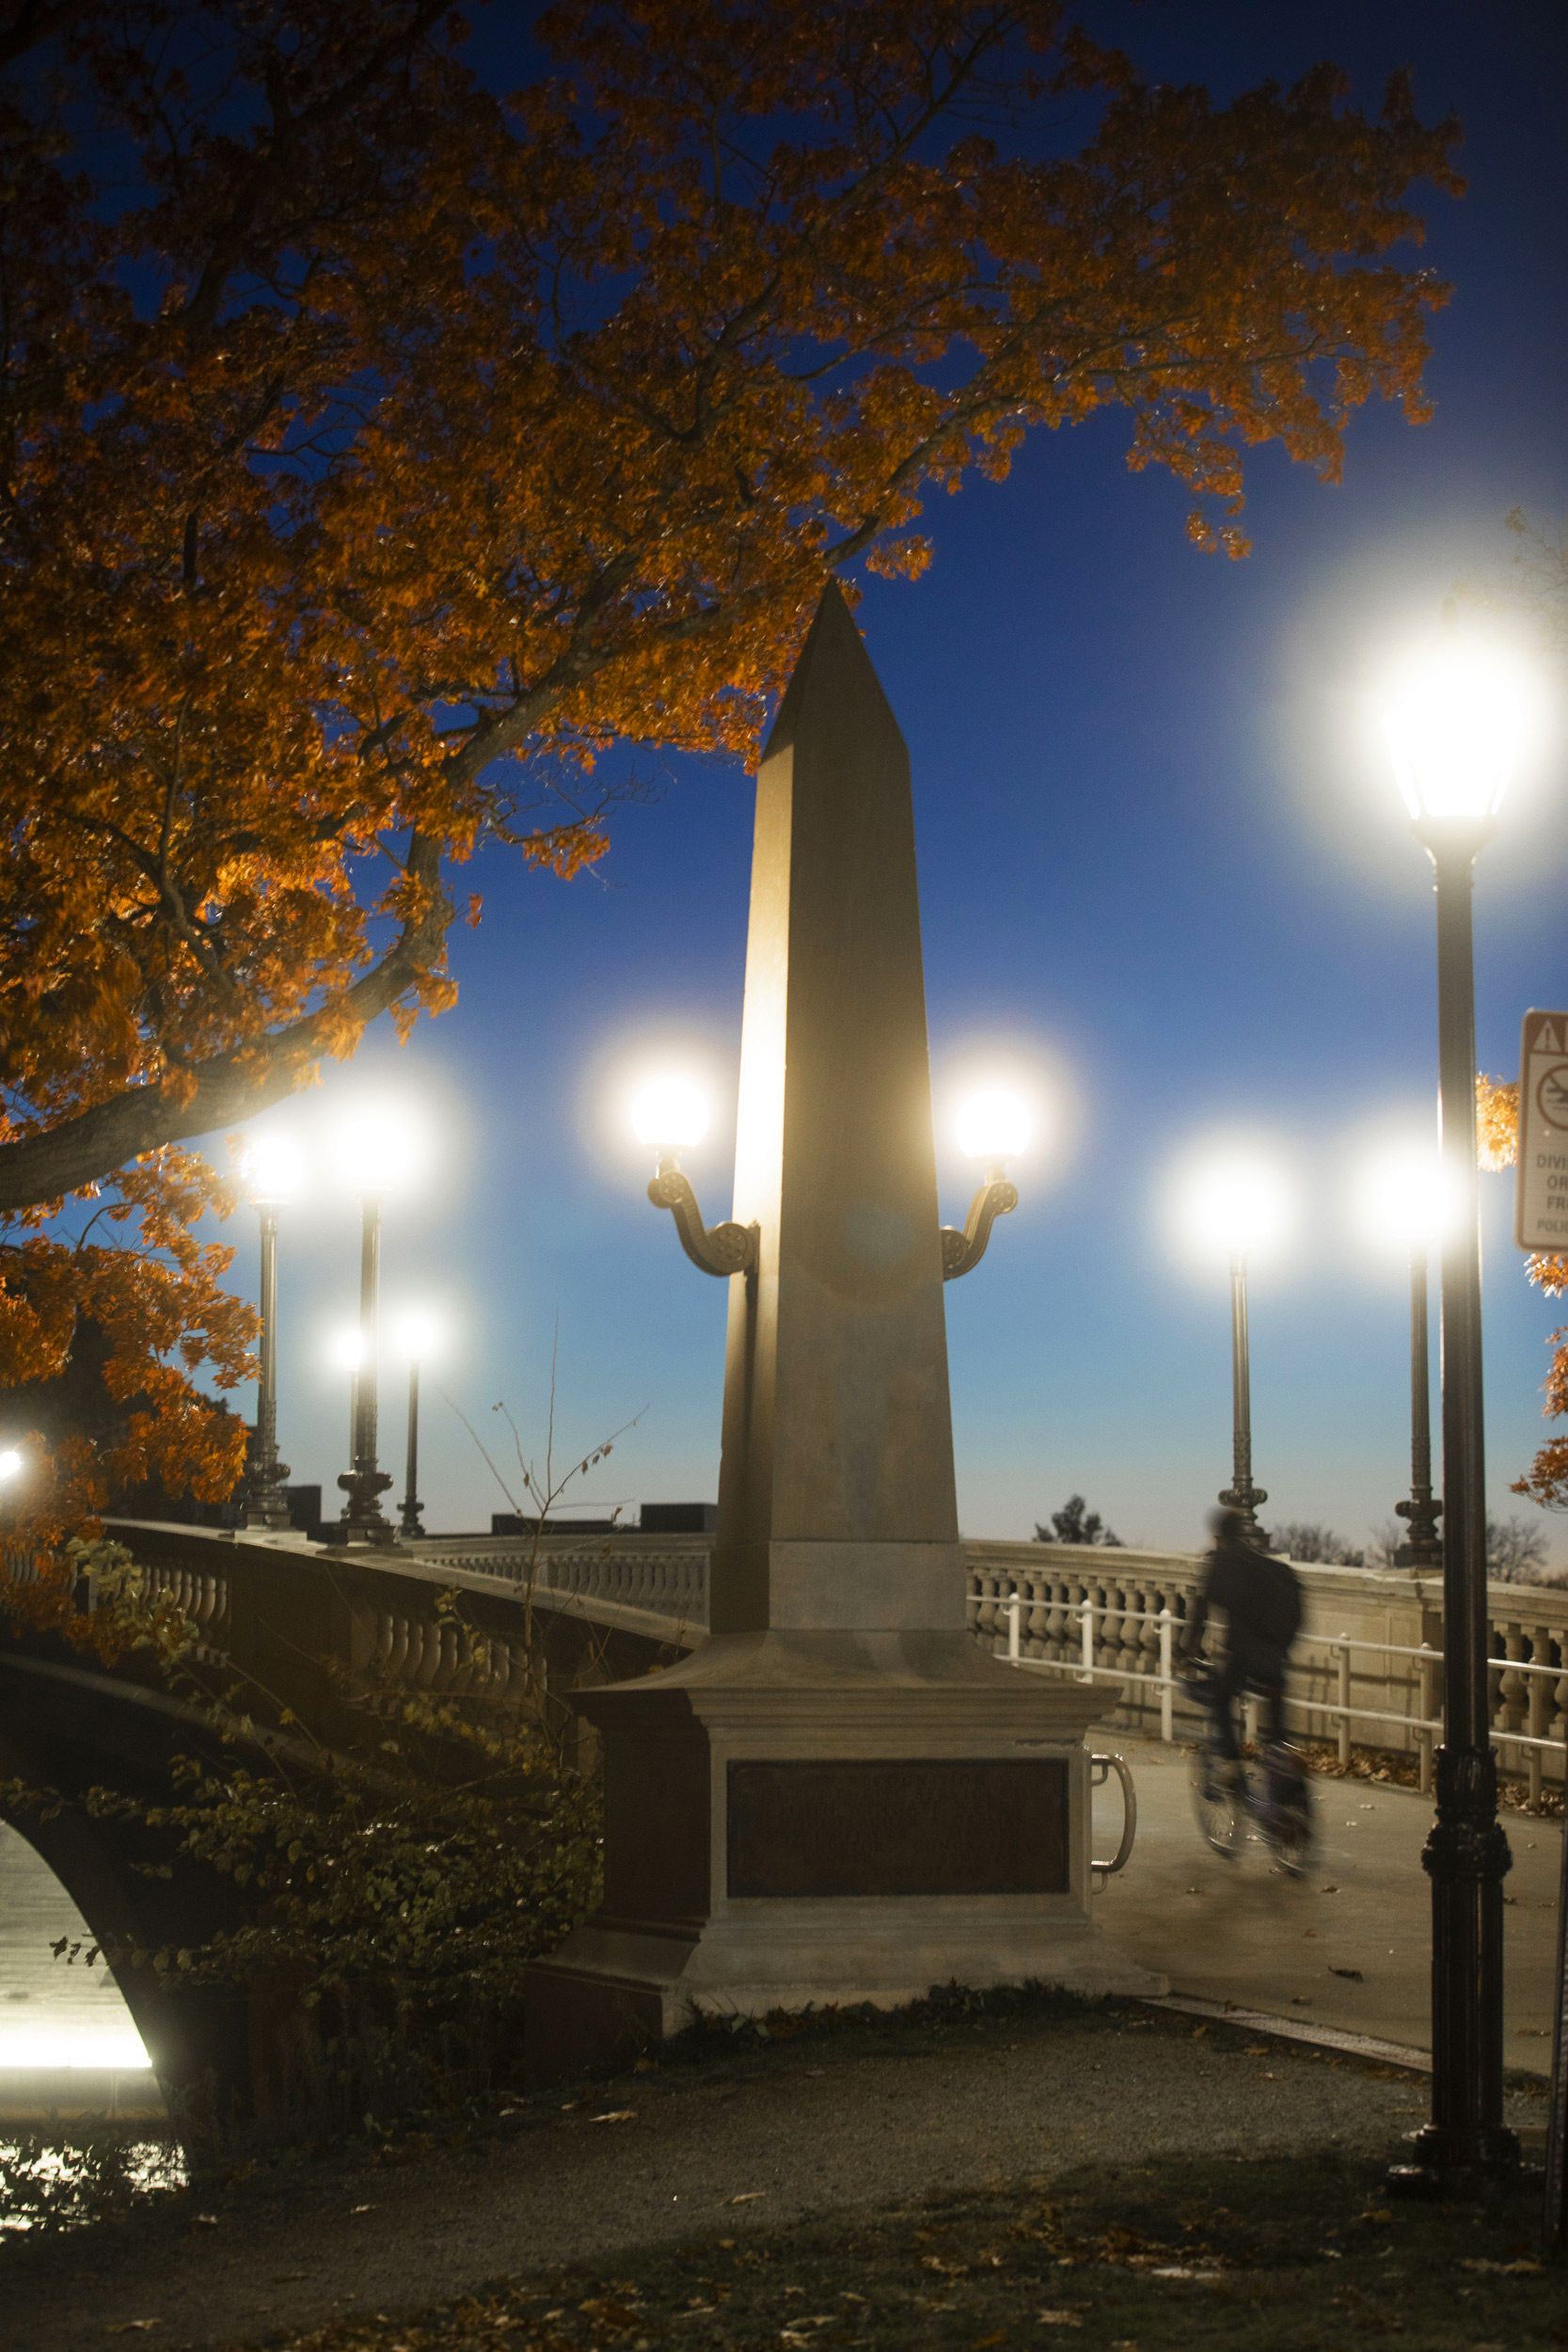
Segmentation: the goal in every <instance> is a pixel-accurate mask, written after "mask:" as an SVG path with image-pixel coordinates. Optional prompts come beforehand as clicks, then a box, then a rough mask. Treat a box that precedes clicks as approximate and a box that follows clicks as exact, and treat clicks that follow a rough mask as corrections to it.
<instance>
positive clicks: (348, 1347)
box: [331, 1325, 363, 1462]
mask: <svg viewBox="0 0 1568 2352" xmlns="http://www.w3.org/2000/svg"><path fill="white" fill-rule="evenodd" d="M362 1354H363V1349H362V1347H361V1345H360V1340H359V1328H358V1326H357V1325H354V1326H353V1327H351V1328H350V1329H348V1330H346V1331H340V1332H339V1334H338V1336H337V1338H336V1339H335V1340H334V1341H333V1343H332V1347H331V1356H332V1360H333V1362H334V1363H335V1364H336V1365H337V1367H338V1369H339V1371H340V1372H346V1373H347V1375H348V1458H349V1460H350V1461H351V1462H352V1461H353V1459H354V1449H355V1447H356V1444H357V1442H358V1435H359V1363H360V1359H361V1356H362Z"/></svg>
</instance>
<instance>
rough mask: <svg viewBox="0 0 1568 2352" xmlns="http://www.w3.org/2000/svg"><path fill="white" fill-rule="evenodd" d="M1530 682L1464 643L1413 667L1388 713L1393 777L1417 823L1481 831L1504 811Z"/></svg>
mask: <svg viewBox="0 0 1568 2352" xmlns="http://www.w3.org/2000/svg"><path fill="white" fill-rule="evenodd" d="M1530 703H1531V696H1530V691H1529V681H1528V678H1527V677H1526V676H1525V675H1524V674H1523V672H1522V671H1521V670H1520V668H1519V666H1518V665H1517V664H1516V663H1514V662H1513V661H1511V660H1508V658H1507V657H1506V656H1505V655H1504V654H1502V653H1501V652H1499V651H1498V650H1497V649H1496V648H1495V647H1492V646H1488V645H1481V644H1465V642H1463V641H1462V640H1460V641H1455V642H1452V643H1450V644H1444V645H1441V646H1439V647H1437V648H1435V649H1434V650H1433V651H1432V652H1430V653H1426V654H1423V655H1421V656H1418V658H1416V659H1415V660H1411V661H1409V662H1408V663H1407V664H1406V665H1405V667H1404V669H1403V670H1402V672H1401V673H1400V674H1399V675H1397V676H1396V678H1395V679H1394V681H1393V684H1392V689H1391V691H1390V692H1389V694H1388V696H1387V699H1386V703H1385V706H1384V711H1383V727H1384V733H1385V735H1386V738H1387V742H1388V750H1389V754H1390V755H1391V757H1392V760H1393V763H1394V777H1395V781H1396V782H1397V783H1398V785H1399V788H1400V793H1401V796H1402V799H1403V802H1404V804H1405V806H1406V808H1407V809H1408V810H1409V811H1410V814H1411V816H1412V817H1413V818H1415V819H1416V821H1417V822H1418V824H1419V823H1428V824H1437V825H1451V826H1455V827H1480V826H1482V825H1484V824H1486V823H1487V822H1488V821H1489V820H1490V819H1491V818H1494V817H1495V816H1496V815H1497V810H1498V809H1499V807H1500V806H1501V805H1502V798H1503V794H1504V793H1505V792H1506V791H1507V789H1508V786H1509V781H1510V778H1511V777H1512V775H1513V771H1514V768H1515V766H1516V765H1517V763H1518V758H1519V753H1520V750H1521V747H1522V745H1523V742H1524V738H1525V733H1526V728H1527V724H1528V719H1529V716H1530Z"/></svg>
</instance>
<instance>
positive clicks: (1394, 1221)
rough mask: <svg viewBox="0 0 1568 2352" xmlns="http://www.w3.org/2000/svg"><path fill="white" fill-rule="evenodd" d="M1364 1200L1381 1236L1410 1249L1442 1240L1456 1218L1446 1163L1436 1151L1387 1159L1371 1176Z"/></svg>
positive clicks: (1371, 1223)
mask: <svg viewBox="0 0 1568 2352" xmlns="http://www.w3.org/2000/svg"><path fill="white" fill-rule="evenodd" d="M1362 1201H1363V1210H1364V1214H1365V1216H1366V1221H1367V1223H1368V1225H1369V1226H1370V1229H1371V1231H1372V1232H1374V1233H1375V1234H1376V1235H1377V1237H1378V1238H1379V1239H1380V1240H1382V1241H1389V1242H1398V1243H1402V1244H1403V1246H1404V1247H1405V1248H1407V1249H1415V1248H1426V1247H1427V1246H1428V1245H1429V1244H1430V1243H1433V1242H1436V1241H1439V1240H1441V1238H1442V1236H1443V1234H1444V1233H1445V1232H1446V1231H1447V1230H1448V1227H1449V1224H1450V1222H1451V1221H1452V1209H1453V1203H1452V1200H1451V1197H1450V1193H1449V1185H1448V1184H1447V1182H1446V1180H1445V1177H1444V1173H1443V1166H1442V1163H1441V1161H1440V1160H1439V1159H1438V1158H1437V1155H1436V1153H1435V1152H1403V1153H1401V1154H1400V1155H1399V1156H1397V1157H1396V1158H1393V1159H1388V1160H1385V1161H1383V1162H1382V1163H1381V1164H1380V1165H1379V1166H1378V1167H1376V1168H1373V1169H1372V1170H1371V1172H1370V1175H1369V1176H1368V1178H1367V1181H1366V1185H1365V1189H1364V1192H1363V1196H1362Z"/></svg>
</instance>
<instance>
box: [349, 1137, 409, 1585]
mask: <svg viewBox="0 0 1568 2352" xmlns="http://www.w3.org/2000/svg"><path fill="white" fill-rule="evenodd" d="M342 1164H343V1172H344V1174H345V1176H346V1177H347V1180H348V1183H349V1184H350V1185H351V1186H352V1188H353V1189H354V1191H356V1193H357V1194H358V1196H359V1371H358V1377H357V1380H356V1388H355V1399H354V1454H353V1463H352V1467H351V1468H350V1469H349V1470H347V1471H345V1472H344V1473H343V1474H342V1476H341V1477H340V1478H339V1480H338V1484H339V1486H341V1488H342V1490H343V1492H344V1494H345V1496H346V1497H347V1501H346V1502H344V1504H343V1508H342V1511H341V1515H340V1517H339V1519H338V1524H337V1527H336V1528H335V1530H334V1531H333V1538H332V1539H333V1541H335V1542H337V1543H342V1544H374V1545H376V1546H377V1547H379V1548H382V1549H385V1548H386V1547H387V1546H388V1545H390V1544H393V1543H395V1542H396V1540H397V1535H396V1531H395V1529H394V1528H393V1526H392V1523H391V1521H390V1520H389V1519H388V1518H387V1515H386V1513H385V1512H384V1511H383V1510H382V1508H381V1497H382V1495H383V1494H384V1493H385V1492H386V1490H387V1488H388V1486H390V1485H391V1484H392V1480H391V1476H390V1473H389V1472H388V1471H387V1470H382V1469H380V1468H379V1466H378V1465H377V1462H376V1401H377V1400H376V1330H377V1322H378V1318H379V1314H380V1301H381V1205H382V1201H383V1200H384V1198H385V1196H386V1193H387V1191H388V1187H389V1186H390V1185H391V1184H395V1183H396V1181H397V1179H398V1177H399V1176H400V1175H401V1174H402V1172H403V1168H404V1143H403V1138H402V1136H401V1135H400V1134H399V1133H398V1132H397V1130H396V1129H395V1128H394V1127H393V1126H392V1124H391V1123H390V1121H388V1120H383V1119H361V1120H358V1121H357V1122H356V1124H355V1125H354V1126H353V1127H351V1128H350V1129H349V1130H348V1131H347V1133H346V1135H345V1136H344V1137H343V1145H342Z"/></svg>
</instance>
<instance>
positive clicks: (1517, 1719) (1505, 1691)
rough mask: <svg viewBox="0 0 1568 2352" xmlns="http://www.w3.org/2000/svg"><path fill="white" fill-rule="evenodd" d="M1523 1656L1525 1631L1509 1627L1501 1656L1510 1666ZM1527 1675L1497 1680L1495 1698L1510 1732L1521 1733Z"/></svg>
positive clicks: (1518, 1626)
mask: <svg viewBox="0 0 1568 2352" xmlns="http://www.w3.org/2000/svg"><path fill="white" fill-rule="evenodd" d="M1524 1654H1525V1629H1524V1627H1523V1626H1522V1625H1511V1626H1510V1627H1509V1628H1508V1629H1507V1631H1506V1633H1505V1634H1504V1636H1503V1655H1504V1657H1505V1658H1506V1659H1507V1660H1508V1661H1509V1663H1510V1665H1517V1664H1518V1663H1519V1661H1520V1660H1521V1659H1522V1658H1523V1657H1524ZM1528 1682H1529V1677H1528V1675H1518V1674H1508V1673H1504V1674H1503V1675H1502V1676H1501V1677H1499V1679H1498V1684H1497V1696H1498V1699H1499V1701H1500V1703H1501V1713H1502V1718H1503V1722H1504V1724H1505V1725H1506V1726H1507V1728H1508V1729H1509V1730H1510V1731H1523V1729H1524V1727H1525V1715H1526V1711H1527V1705H1528V1698H1527V1692H1528Z"/></svg>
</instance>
